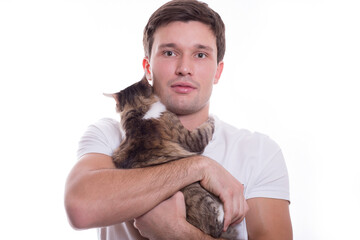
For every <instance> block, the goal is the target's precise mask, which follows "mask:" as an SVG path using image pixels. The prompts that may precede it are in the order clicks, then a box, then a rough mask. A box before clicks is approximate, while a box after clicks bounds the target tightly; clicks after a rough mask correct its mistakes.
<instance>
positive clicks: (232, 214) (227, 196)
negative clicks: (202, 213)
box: [200, 161, 249, 231]
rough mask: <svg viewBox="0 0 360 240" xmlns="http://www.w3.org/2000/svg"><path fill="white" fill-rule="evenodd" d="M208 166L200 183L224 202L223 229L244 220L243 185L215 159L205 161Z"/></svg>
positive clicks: (246, 207) (246, 208)
mask: <svg viewBox="0 0 360 240" xmlns="http://www.w3.org/2000/svg"><path fill="white" fill-rule="evenodd" d="M207 163H208V164H209V166H208V167H207V168H205V169H206V171H205V172H204V177H203V179H202V180H201V181H200V184H201V185H202V186H203V187H204V188H205V189H207V190H208V191H210V192H212V193H213V194H215V195H217V196H219V198H220V200H221V201H222V202H223V204H224V211H225V216H224V218H225V220H224V231H226V230H227V228H228V227H229V225H236V224H238V223H240V222H241V221H242V220H244V217H245V215H246V213H247V212H248V211H249V207H248V205H247V203H246V200H245V197H244V186H243V185H242V184H241V183H240V182H239V181H238V180H237V179H236V178H234V177H233V176H232V175H231V174H230V173H229V172H228V171H227V170H226V169H225V168H223V167H222V166H221V165H220V164H218V163H217V162H215V161H207Z"/></svg>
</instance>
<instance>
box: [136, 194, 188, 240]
mask: <svg viewBox="0 0 360 240" xmlns="http://www.w3.org/2000/svg"><path fill="white" fill-rule="evenodd" d="M187 224H188V223H187V222H186V209H185V201H184V195H183V194H182V193H181V192H177V193H175V194H174V196H172V197H171V198H169V199H167V200H165V201H163V202H162V203H160V204H159V205H158V206H156V207H155V208H153V209H152V210H150V211H149V212H147V213H145V214H144V215H142V216H141V217H139V218H136V219H135V222H134V226H135V227H136V228H137V229H138V230H139V232H140V234H141V235H142V236H143V237H145V238H148V239H150V240H151V239H154V240H162V239H178V238H179V236H180V235H181V234H184V230H183V227H184V226H185V225H187Z"/></svg>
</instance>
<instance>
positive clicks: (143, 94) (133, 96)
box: [104, 77, 154, 113]
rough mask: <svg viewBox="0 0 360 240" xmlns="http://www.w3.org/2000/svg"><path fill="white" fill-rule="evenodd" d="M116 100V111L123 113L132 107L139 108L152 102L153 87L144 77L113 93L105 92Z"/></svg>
mask: <svg viewBox="0 0 360 240" xmlns="http://www.w3.org/2000/svg"><path fill="white" fill-rule="evenodd" d="M104 95H105V96H110V97H113V98H114V99H115V101H116V111H117V112H119V113H122V112H124V111H129V110H130V109H138V108H142V107H146V106H147V105H149V104H152V98H153V97H154V96H153V88H152V86H151V85H150V84H149V82H148V81H147V80H146V78H145V77H143V78H142V79H141V80H140V81H139V82H137V83H134V84H133V85H131V86H129V87H127V88H125V89H123V90H121V91H120V92H117V93H113V94H104Z"/></svg>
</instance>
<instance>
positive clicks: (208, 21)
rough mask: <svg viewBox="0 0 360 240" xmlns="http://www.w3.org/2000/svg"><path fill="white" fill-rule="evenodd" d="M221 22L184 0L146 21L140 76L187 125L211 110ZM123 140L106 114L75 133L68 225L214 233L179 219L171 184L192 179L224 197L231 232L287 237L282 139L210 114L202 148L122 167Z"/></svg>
mask: <svg viewBox="0 0 360 240" xmlns="http://www.w3.org/2000/svg"><path fill="white" fill-rule="evenodd" d="M224 31H225V30H224V24H223V22H222V20H221V18H220V16H219V15H218V14H217V13H216V12H214V11H213V10H212V9H210V8H209V7H208V6H207V5H206V4H204V3H200V2H197V1H192V0H190V1H189V0H180V1H171V2H169V3H167V4H165V5H163V6H162V7H160V8H159V9H158V10H157V11H156V12H155V13H154V14H153V15H152V16H151V17H150V19H149V22H148V24H147V26H146V27H145V31H144V49H145V58H144V60H143V67H144V72H145V75H146V78H147V79H148V81H152V82H153V87H154V90H155V92H156V94H157V95H158V96H159V97H160V99H161V102H162V103H163V104H164V105H165V106H166V107H167V109H169V110H170V111H172V112H174V113H176V114H177V115H178V117H179V119H180V120H181V122H182V123H183V125H184V126H185V127H186V128H188V129H190V130H192V129H195V128H196V127H198V126H200V125H201V124H202V123H203V122H205V121H206V120H207V119H208V117H209V100H210V96H211V92H212V87H213V85H214V84H216V83H217V82H218V81H219V79H220V76H221V73H222V69H223V65H224V63H223V62H222V59H223V56H224V52H225V34H224ZM121 139H123V136H122V135H121V132H120V130H119V126H118V122H117V121H114V120H111V119H103V120H101V121H99V122H98V123H96V124H95V125H92V126H90V127H89V129H88V130H87V132H86V133H85V134H84V136H83V138H82V139H81V141H80V146H79V152H78V155H79V158H80V160H79V162H78V163H77V164H76V165H75V166H74V168H73V170H72V171H71V173H70V175H69V177H68V180H67V185H66V193H65V206H66V210H67V213H68V216H69V220H70V223H71V224H72V225H73V226H74V227H75V228H78V229H86V228H94V227H96V228H98V229H99V239H108V240H113V239H143V237H144V238H148V239H153V240H159V239H212V238H211V237H210V236H207V235H205V234H204V233H202V232H201V231H200V230H198V229H197V228H195V227H193V226H192V225H190V224H189V223H187V222H186V219H185V204H184V201H183V196H182V194H181V193H180V192H179V190H180V189H181V188H183V187H184V186H187V185H189V184H190V183H193V182H197V181H200V183H201V184H202V186H203V187H204V188H206V189H207V190H209V191H210V192H212V193H214V194H216V195H218V196H219V197H220V199H221V200H222V201H223V203H224V210H225V220H224V221H225V226H224V230H225V229H226V228H227V227H228V226H229V225H230V224H231V225H236V227H237V229H238V230H239V239H266V240H271V239H277V240H282V239H284V240H288V239H292V228H291V221H290V216H289V189H288V176H287V170H286V166H285V163H284V159H283V157H282V154H281V150H280V148H279V147H278V146H277V145H276V144H275V143H274V142H273V141H272V140H270V139H269V138H268V137H266V136H264V135H261V134H256V133H250V132H248V131H246V130H238V129H236V128H234V127H232V126H230V125H227V124H226V123H224V122H222V121H220V120H219V119H218V118H215V133H214V136H213V139H212V141H211V142H210V143H209V144H208V146H207V147H206V149H205V151H204V154H203V155H202V156H195V157H190V158H185V159H181V160H178V161H174V162H170V163H167V164H163V165H159V166H156V167H148V168H142V169H129V170H123V169H115V167H114V164H113V163H112V158H111V155H112V152H113V151H114V150H115V149H116V148H117V147H118V146H119V144H120V141H121ZM243 184H244V185H243ZM249 209H250V210H249ZM245 215H246V219H245V220H244V217H245Z"/></svg>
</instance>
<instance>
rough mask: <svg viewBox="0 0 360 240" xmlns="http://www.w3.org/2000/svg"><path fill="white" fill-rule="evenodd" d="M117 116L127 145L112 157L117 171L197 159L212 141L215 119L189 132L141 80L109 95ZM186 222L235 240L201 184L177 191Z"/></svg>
mask: <svg viewBox="0 0 360 240" xmlns="http://www.w3.org/2000/svg"><path fill="white" fill-rule="evenodd" d="M112 97H114V99H115V101H116V110H117V112H118V113H120V127H121V129H122V131H124V133H125V139H124V140H123V141H122V142H121V144H120V146H119V148H118V149H117V150H115V152H114V154H113V162H114V164H115V166H116V167H117V168H123V169H128V168H142V167H148V166H154V165H158V164H163V163H166V162H169V161H174V160H177V159H180V158H184V157H190V156H194V155H198V154H201V153H202V152H203V151H204V149H205V147H206V145H207V144H208V143H209V141H210V140H211V139H212V135H213V133H214V128H215V126H214V119H213V118H212V117H209V119H208V120H207V121H206V122H205V123H203V124H202V125H201V126H200V127H199V128H197V129H195V130H193V131H189V130H187V129H186V128H185V127H184V126H183V125H182V124H181V122H180V120H179V119H178V117H177V116H176V115H175V114H174V113H172V112H170V111H168V110H166V108H165V106H164V105H163V104H162V103H161V102H160V100H159V98H158V97H157V96H156V95H155V93H154V91H153V88H152V86H151V85H150V84H149V83H148V81H147V80H146V78H145V76H144V77H143V78H142V79H141V80H140V81H139V82H137V83H135V84H133V85H131V86H129V87H127V88H125V89H124V90H122V91H120V92H118V93H114V94H112ZM181 191H182V193H183V194H184V198H185V205H186V220H187V221H188V222H189V223H191V224H192V225H194V226H196V227H197V228H199V229H200V230H202V231H203V232H204V233H206V234H209V235H211V236H212V237H214V238H218V237H223V238H227V239H236V235H237V233H236V230H235V229H234V228H229V229H228V231H227V232H225V233H224V232H222V229H223V226H224V223H223V216H224V211H223V206H222V203H221V201H220V200H219V198H218V197H216V196H215V195H213V194H212V193H210V192H208V191H207V190H205V189H204V188H203V187H202V186H201V185H200V183H199V182H197V183H193V184H191V185H189V186H187V187H185V188H183V189H181Z"/></svg>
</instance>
